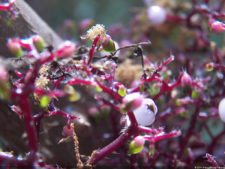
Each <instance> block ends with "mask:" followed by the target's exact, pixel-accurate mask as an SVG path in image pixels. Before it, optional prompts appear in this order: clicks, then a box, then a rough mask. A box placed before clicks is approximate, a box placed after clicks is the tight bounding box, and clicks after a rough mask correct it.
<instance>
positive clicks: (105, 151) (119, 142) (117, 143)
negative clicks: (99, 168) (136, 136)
mask: <svg viewBox="0 0 225 169" xmlns="http://www.w3.org/2000/svg"><path fill="white" fill-rule="evenodd" d="M130 137H131V128H128V129H127V130H126V131H125V132H124V133H122V134H121V135H120V136H119V137H118V138H117V139H115V140H114V141H113V142H111V143H110V144H108V145H107V146H105V147H104V148H102V149H100V150H98V151H97V152H95V154H94V155H93V156H92V157H91V159H89V164H90V165H95V164H96V163H97V162H98V161H100V160H101V159H103V158H104V157H106V156H107V155H109V154H111V153H112V152H113V151H115V150H117V149H118V148H120V147H121V146H123V145H124V144H125V143H126V142H127V140H128V139H129V138H130Z"/></svg>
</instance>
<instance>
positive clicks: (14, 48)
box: [7, 39, 23, 58]
mask: <svg viewBox="0 0 225 169" xmlns="http://www.w3.org/2000/svg"><path fill="white" fill-rule="evenodd" d="M7 46H8V48H9V50H10V52H11V53H12V54H13V55H15V56H16V57H18V58H19V57H21V56H23V50H22V48H21V45H20V44H19V42H17V41H15V40H12V39H10V40H9V41H8V43H7Z"/></svg>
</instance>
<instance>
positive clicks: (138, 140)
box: [129, 136, 145, 154]
mask: <svg viewBox="0 0 225 169" xmlns="http://www.w3.org/2000/svg"><path fill="white" fill-rule="evenodd" d="M144 143H145V138H144V137H143V136H137V137H135V138H134V139H133V140H132V141H131V143H130V145H129V153H130V154H138V153H140V152H141V151H142V150H143V148H144Z"/></svg>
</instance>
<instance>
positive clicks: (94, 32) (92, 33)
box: [81, 24, 106, 41]
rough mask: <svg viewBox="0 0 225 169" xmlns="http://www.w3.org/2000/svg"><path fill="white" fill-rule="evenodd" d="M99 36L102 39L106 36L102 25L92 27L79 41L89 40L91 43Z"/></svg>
mask: <svg viewBox="0 0 225 169" xmlns="http://www.w3.org/2000/svg"><path fill="white" fill-rule="evenodd" d="M99 35H101V36H103V37H105V36H106V30H105V26H104V25H102V24H97V25H95V26H92V27H91V28H90V29H89V30H88V31H87V34H86V35H85V36H82V37H81V39H90V40H91V41H94V39H95V38H96V37H97V36H99Z"/></svg>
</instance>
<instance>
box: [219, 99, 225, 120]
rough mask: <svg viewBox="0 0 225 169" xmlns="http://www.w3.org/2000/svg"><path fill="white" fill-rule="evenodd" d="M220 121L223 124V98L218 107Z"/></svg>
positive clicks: (224, 101)
mask: <svg viewBox="0 0 225 169" xmlns="http://www.w3.org/2000/svg"><path fill="white" fill-rule="evenodd" d="M218 111H219V116H220V119H221V120H222V121H223V122H225V98H223V99H222V100H221V101H220V103H219V107H218Z"/></svg>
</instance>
